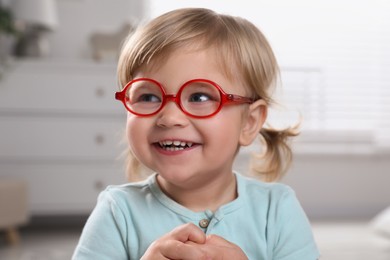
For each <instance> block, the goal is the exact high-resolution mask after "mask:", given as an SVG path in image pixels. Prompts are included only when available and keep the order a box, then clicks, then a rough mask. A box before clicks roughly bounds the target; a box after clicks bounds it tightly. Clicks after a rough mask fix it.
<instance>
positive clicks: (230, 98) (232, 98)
mask: <svg viewBox="0 0 390 260" xmlns="http://www.w3.org/2000/svg"><path fill="white" fill-rule="evenodd" d="M142 80H146V81H150V82H152V83H154V84H156V85H157V86H158V87H159V88H160V90H161V93H162V100H161V105H160V107H159V108H158V109H157V110H156V111H154V112H153V113H150V114H141V113H137V112H135V111H133V110H131V109H130V107H129V106H128V105H127V102H126V99H127V97H126V92H127V89H128V88H129V87H130V86H131V85H132V84H134V83H135V82H138V81H142ZM193 82H205V83H208V84H210V85H212V86H214V87H215V88H216V89H217V90H218V92H219V94H220V96H221V100H220V102H219V106H218V108H217V109H216V110H215V111H214V112H213V113H211V114H209V115H205V116H197V115H194V114H191V113H189V112H188V111H186V109H185V108H184V107H183V106H182V104H181V93H182V92H183V89H184V88H185V87H186V86H188V85H189V84H191V83H193ZM115 99H116V100H118V101H121V102H122V103H123V105H124V106H125V108H126V110H127V111H129V112H130V113H132V114H134V115H136V116H140V117H149V116H153V115H156V114H157V113H159V112H160V111H161V110H162V109H163V108H164V107H165V105H166V104H167V102H169V101H173V102H174V103H176V105H177V106H178V107H179V108H180V110H181V111H182V112H183V113H184V114H185V115H187V116H190V117H193V118H209V117H212V116H214V115H216V114H217V113H218V112H219V111H221V109H222V107H223V106H225V105H229V104H231V105H234V104H236V105H239V104H252V103H253V102H255V101H256V100H255V99H253V98H249V97H244V96H240V95H236V94H228V93H226V92H225V91H224V90H223V89H222V88H221V87H220V86H219V85H218V84H217V83H215V82H214V81H211V80H209V79H203V78H197V79H191V80H189V81H187V82H185V83H184V84H182V85H181V86H180V88H179V90H178V91H177V93H176V94H167V92H166V91H165V89H164V87H163V85H162V84H161V83H160V82H158V81H157V80H154V79H151V78H136V79H133V80H131V81H129V82H128V83H127V84H126V85H125V87H124V88H123V89H122V90H121V91H119V92H115Z"/></svg>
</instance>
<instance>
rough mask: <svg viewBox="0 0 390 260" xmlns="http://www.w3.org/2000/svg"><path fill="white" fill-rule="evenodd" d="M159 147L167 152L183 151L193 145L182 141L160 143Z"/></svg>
mask: <svg viewBox="0 0 390 260" xmlns="http://www.w3.org/2000/svg"><path fill="white" fill-rule="evenodd" d="M159 144H160V146H161V147H163V148H164V149H166V150H168V151H179V150H183V149H185V148H186V146H187V147H191V146H192V144H193V143H191V142H184V141H178V140H175V141H170V140H169V141H160V142H159Z"/></svg>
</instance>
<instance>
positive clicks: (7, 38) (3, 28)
mask: <svg viewBox="0 0 390 260" xmlns="http://www.w3.org/2000/svg"><path fill="white" fill-rule="evenodd" d="M16 35H17V30H16V27H15V23H14V19H13V15H12V12H11V11H10V10H9V9H7V8H5V7H3V6H1V5H0V79H1V76H2V74H3V73H2V72H3V71H4V68H5V67H6V65H7V62H8V60H9V57H10V56H11V52H12V48H13V45H14V42H15V38H16Z"/></svg>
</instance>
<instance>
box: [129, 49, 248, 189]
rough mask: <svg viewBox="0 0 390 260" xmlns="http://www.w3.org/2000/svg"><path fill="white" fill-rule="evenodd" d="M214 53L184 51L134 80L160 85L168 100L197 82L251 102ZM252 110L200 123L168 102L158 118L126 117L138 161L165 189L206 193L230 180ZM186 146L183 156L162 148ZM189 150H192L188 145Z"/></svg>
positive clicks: (242, 108)
mask: <svg viewBox="0 0 390 260" xmlns="http://www.w3.org/2000/svg"><path fill="white" fill-rule="evenodd" d="M212 57H213V53H212V49H210V50H201V51H193V50H189V49H180V50H176V51H175V52H173V53H172V54H171V55H170V56H169V57H168V58H167V59H164V60H162V62H161V63H159V64H154V66H153V67H152V68H153V69H151V70H142V71H140V72H138V73H137V74H136V75H134V78H140V77H147V78H151V79H154V80H157V81H158V82H160V83H161V84H162V85H163V87H164V89H165V90H166V92H167V93H168V94H176V93H177V91H178V90H179V88H180V86H181V85H182V84H183V83H184V82H187V81H188V80H191V79H195V78H204V79H209V80H212V81H214V82H216V83H217V84H219V85H220V86H221V87H222V88H223V90H224V91H225V92H226V93H231V94H238V95H242V96H247V95H248V93H247V92H248V91H245V88H244V87H243V85H242V84H241V83H240V82H238V81H237V82H236V81H231V80H229V79H228V78H227V77H225V76H224V75H223V72H222V71H221V70H220V66H219V65H218V64H216V63H215V59H212ZM248 106H249V105H228V106H224V107H223V108H222V109H221V111H220V112H219V113H218V114H216V115H215V116H213V117H210V118H205V119H196V118H192V117H189V116H187V115H185V114H184V113H183V112H182V111H181V110H180V108H179V107H178V106H177V105H176V104H175V103H174V102H168V103H167V104H166V105H165V107H164V108H163V109H162V110H161V111H160V112H159V113H158V114H156V115H153V116H149V117H139V116H135V115H133V114H131V113H128V116H127V138H128V142H129V145H130V148H131V149H132V151H133V153H134V155H135V156H136V157H137V159H138V160H139V161H140V162H142V163H143V164H144V165H146V166H147V167H148V168H150V169H152V170H154V171H156V172H157V173H159V178H160V179H161V180H163V181H164V182H165V185H172V187H177V188H184V189H189V188H196V187H202V186H204V185H205V184H207V183H210V182H213V181H218V180H223V179H224V178H225V179H226V177H227V176H229V175H231V174H232V164H233V160H234V157H235V154H236V152H237V149H238V148H239V146H240V145H241V144H243V143H242V142H241V141H242V129H243V127H244V125H245V118H246V116H245V114H246V112H247V110H248ZM171 142H174V143H176V142H177V143H179V142H180V143H182V144H183V145H185V146H184V147H185V148H184V149H183V150H178V151H171V149H163V148H162V147H161V146H160V144H163V143H171ZM188 144H190V147H189V145H188Z"/></svg>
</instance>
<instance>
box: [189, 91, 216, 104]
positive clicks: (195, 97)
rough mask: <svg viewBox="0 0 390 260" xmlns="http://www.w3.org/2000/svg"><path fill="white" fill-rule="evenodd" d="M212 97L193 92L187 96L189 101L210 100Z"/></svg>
mask: <svg viewBox="0 0 390 260" xmlns="http://www.w3.org/2000/svg"><path fill="white" fill-rule="evenodd" d="M211 99H212V98H211V97H210V96H209V95H207V94H205V93H194V94H192V95H191V96H190V97H189V101H190V102H206V101H210V100H211Z"/></svg>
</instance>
